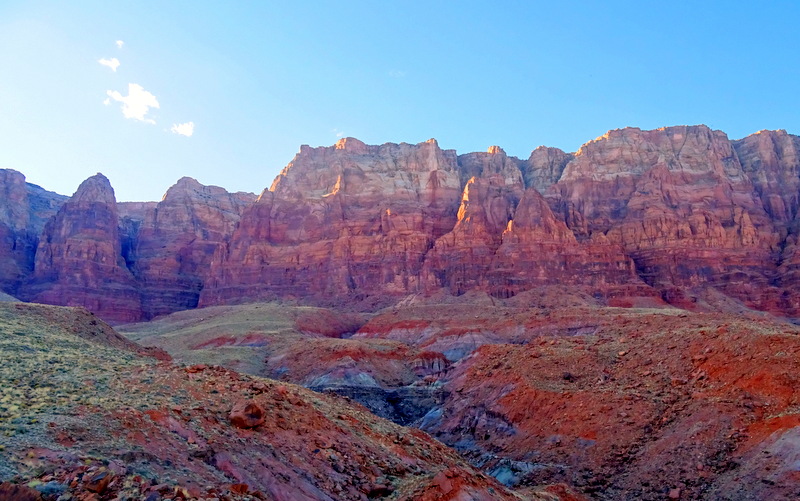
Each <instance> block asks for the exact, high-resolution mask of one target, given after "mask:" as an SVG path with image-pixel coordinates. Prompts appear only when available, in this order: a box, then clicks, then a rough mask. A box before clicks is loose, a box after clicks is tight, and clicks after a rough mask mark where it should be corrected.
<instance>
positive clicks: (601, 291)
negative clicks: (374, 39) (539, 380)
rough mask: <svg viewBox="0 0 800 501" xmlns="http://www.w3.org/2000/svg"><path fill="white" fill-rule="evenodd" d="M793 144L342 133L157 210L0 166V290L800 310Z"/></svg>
mask: <svg viewBox="0 0 800 501" xmlns="http://www.w3.org/2000/svg"><path fill="white" fill-rule="evenodd" d="M799 146H800V138H798V137H797V136H793V135H790V134H787V133H786V132H785V131H762V132H759V133H757V134H754V135H751V136H748V137H746V138H744V139H741V140H736V141H731V140H730V139H728V138H727V137H726V136H725V134H724V133H723V132H720V131H714V130H711V129H709V128H708V127H705V126H680V127H668V128H664V129H658V130H652V131H642V130H639V129H636V128H627V129H620V130H615V131H611V132H609V133H607V134H606V135H604V136H602V137H600V138H597V139H596V140H593V141H590V142H588V143H586V144H585V145H583V146H582V147H581V148H580V150H578V151H577V152H576V153H565V152H562V151H560V150H558V149H554V148H544V147H541V148H537V149H536V150H534V151H533V152H532V153H531V155H530V157H529V158H528V159H525V160H523V159H518V158H515V157H510V156H508V155H506V154H505V152H504V151H503V150H502V149H501V148H499V147H497V146H493V147H491V148H489V149H488V151H487V152H483V153H468V154H465V155H457V154H456V152H455V151H453V150H443V149H441V148H440V147H439V145H438V144H437V143H436V141H435V140H430V141H426V142H424V143H420V144H417V145H411V144H405V143H401V144H392V143H387V144H384V145H380V146H371V145H366V144H364V143H362V142H360V141H358V140H356V139H353V138H347V139H342V140H341V141H339V142H338V143H337V144H336V145H334V146H331V147H320V148H311V147H308V146H303V147H302V148H301V150H300V152H299V153H298V154H297V156H296V157H295V158H294V160H292V162H291V163H289V165H288V166H287V167H286V168H285V169H284V171H283V172H282V173H281V174H280V175H279V176H278V177H277V179H276V180H275V182H274V183H273V185H272V186H271V187H270V188H269V189H267V190H264V192H263V193H262V194H261V195H260V196H259V197H256V196H255V195H252V194H245V193H236V194H231V193H227V192H226V191H225V190H223V189H221V188H216V187H209V186H203V185H201V184H199V183H197V182H196V181H194V180H192V179H189V178H183V179H181V180H180V181H179V182H178V183H177V184H176V185H175V186H173V187H172V188H170V189H169V190H168V192H167V194H166V195H165V197H164V199H163V200H162V201H160V202H157V203H156V202H152V203H124V204H118V203H116V202H115V200H114V196H113V190H112V189H111V187H110V184H109V183H108V181H107V180H106V179H105V178H103V177H102V176H100V175H98V176H94V177H93V178H92V179H90V180H87V181H86V183H84V185H82V186H81V187H80V188H79V189H78V191H77V192H76V193H75V195H74V196H73V197H72V199H71V200H70V201H68V202H64V200H63V199H59V198H57V197H55V196H54V195H53V194H49V195H47V194H46V193H47V192H43V190H41V188H38V187H37V188H38V191H37V190H36V189H34V188H33V187H31V185H27V186H26V185H25V183H24V179H23V178H22V177H21V175H20V174H19V173H16V172H14V171H8V170H5V171H3V176H2V177H1V178H0V185H2V189H3V190H4V192H5V193H6V194H7V196H5V197H3V198H0V237H2V238H0V244H2V245H0V288H1V289H2V290H3V291H5V292H6V293H9V294H11V295H13V296H16V297H20V298H21V299H24V300H35V301H41V302H48V303H54V304H68V305H80V306H85V307H87V308H89V309H91V310H92V311H95V312H96V313H97V314H99V315H100V316H102V317H103V318H105V319H108V320H111V321H114V322H128V321H132V320H142V319H149V318H152V317H154V316H157V315H160V314H165V313H170V312H173V311H178V310H183V309H188V308H193V307H196V306H198V305H200V306H209V305H216V304H230V303H242V302H248V301H254V300H271V299H300V300H302V301H305V302H307V303H309V304H316V305H328V306H342V305H348V307H350V308H351V309H359V310H363V311H374V310H376V309H378V308H380V307H383V306H387V305H391V304H396V303H397V302H399V301H401V300H402V299H403V298H405V297H407V296H409V295H413V294H423V295H431V294H436V293H438V292H439V291H446V292H447V293H449V294H452V295H460V294H464V293H465V292H468V291H484V292H487V293H488V294H490V295H491V296H492V297H495V298H508V297H512V296H515V295H517V294H520V293H522V292H525V291H528V290H534V289H537V288H541V287H545V286H552V285H557V284H561V285H569V286H572V287H575V288H577V289H580V290H583V291H585V292H586V293H588V294H591V295H594V296H596V297H598V298H602V299H603V300H604V301H605V302H606V303H607V304H610V305H622V306H624V305H654V304H663V303H664V302H666V303H669V304H674V305H678V306H680V307H684V308H690V309H693V308H696V305H697V304H698V303H701V302H703V298H705V297H708V296H709V295H716V294H720V293H721V294H722V295H723V296H724V297H726V298H729V299H730V300H732V301H733V302H739V303H741V304H743V305H744V306H746V307H748V308H755V309H760V310H765V311H770V312H774V313H777V314H780V315H783V316H789V317H795V316H797V315H798V314H800V312H799V311H798V309H799V308H800V290H798V287H799V286H798V281H797V280H796V276H797V269H798V267H799V266H800V265H799V264H798V263H800V257H798V252H797V248H798V245H797V239H798V231H800V230H799V228H800V225H798V219H797V218H798V198H799V195H798V194H799V193H800V157H798V147H799ZM43 221H46V224H45V223H44V222H43Z"/></svg>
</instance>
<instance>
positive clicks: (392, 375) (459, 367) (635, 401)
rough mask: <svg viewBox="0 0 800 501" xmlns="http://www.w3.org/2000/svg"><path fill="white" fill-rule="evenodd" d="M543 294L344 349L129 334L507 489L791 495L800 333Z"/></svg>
mask: <svg viewBox="0 0 800 501" xmlns="http://www.w3.org/2000/svg"><path fill="white" fill-rule="evenodd" d="M550 292H551V294H550V295H549V297H547V296H538V297H537V298H525V297H524V296H525V295H526V294H532V293H523V294H520V295H518V296H516V297H514V298H511V299H507V300H498V299H495V298H492V297H491V296H488V295H485V294H483V295H480V294H465V295H464V296H461V297H459V298H455V299H454V298H451V297H450V296H446V295H442V296H441V297H440V298H439V300H446V301H447V302H438V303H437V302H434V301H432V300H430V299H427V300H424V301H418V302H416V303H414V304H406V305H404V306H402V307H397V308H388V309H386V310H384V311H382V312H380V313H378V314H376V315H372V316H370V317H369V318H363V319H362V320H361V323H360V326H358V327H357V330H356V331H355V333H353V334H352V335H351V334H350V333H347V332H345V331H344V330H340V331H339V332H340V334H336V333H334V332H332V331H331V332H328V333H322V332H320V331H318V330H315V329H314V326H315V325H325V323H326V319H327V318H330V315H331V311H330V310H326V309H319V308H307V307H302V308H293V307H290V306H286V305H269V304H251V305H242V306H225V307H211V308H208V309H200V310H194V311H188V312H181V313H175V314H173V315H170V316H167V317H164V318H162V319H159V320H157V321H155V322H149V323H143V324H135V325H129V326H122V330H123V332H125V333H126V334H127V335H129V336H131V337H133V338H135V339H137V340H139V341H140V342H142V343H145V344H149V345H153V346H159V347H162V348H165V349H167V350H169V351H170V353H172V354H173V355H174V356H175V357H176V358H177V359H178V360H180V361H182V362H184V363H197V362H206V363H207V362H215V363H222V364H226V365H229V366H233V367H238V368H240V369H242V370H246V371H249V372H252V373H255V374H266V375H270V376H271V377H274V378H277V379H281V380H283V381H286V382H293V383H297V384H302V385H304V386H308V387H314V388H317V389H324V390H327V391H332V392H336V393H339V394H343V395H347V396H349V397H351V398H353V399H354V400H358V401H360V402H362V403H363V404H364V405H366V406H368V407H369V408H370V409H371V410H372V411H373V412H376V413H378V414H381V415H384V416H386V417H389V418H392V419H394V420H397V421H401V422H404V423H407V424H410V425H411V426H414V427H417V428H419V429H422V430H424V431H426V432H428V433H430V434H431V435H433V436H434V437H436V438H437V439H439V440H440V441H442V442H443V443H445V444H447V445H449V446H451V447H453V448H454V449H456V450H457V451H459V452H460V453H461V454H462V455H463V456H464V457H465V458H467V459H468V460H469V461H470V463H471V464H472V465H473V466H475V467H477V468H480V469H481V470H482V471H484V472H485V473H486V474H488V475H490V476H493V477H495V478H496V479H498V480H499V481H501V482H503V483H504V484H505V485H507V486H509V487H513V488H516V489H520V488H526V487H530V486H536V485H541V484H553V483H565V484H567V485H569V486H570V487H571V488H573V489H575V490H577V491H579V492H582V493H584V494H585V495H587V496H588V497H590V498H591V499H604V500H622V499H624V500H659V499H667V498H669V499H708V500H711V499H713V500H718V499H730V500H744V499H752V500H766V499H770V500H773V499H774V500H783V499H786V500H789V499H797V497H798V496H800V475H799V474H798V471H799V470H798V461H800V448H798V446H797V444H798V442H797V440H796V437H797V434H798V430H800V380H798V377H799V376H798V374H800V330H799V329H798V328H797V327H796V326H794V325H791V324H789V323H786V322H783V321H780V320H776V319H774V318H771V317H770V316H769V315H764V314H753V313H752V312H751V313H746V312H745V313H744V314H739V315H734V314H721V313H693V312H687V311H685V310H680V309H675V308H661V309H643V308H609V307H604V306H598V301H597V299H595V298H594V297H592V296H591V295H583V296H582V295H580V294H572V295H570V294H569V291H565V290H563V289H562V290H552V291H550ZM534 300H535V301H538V302H537V303H536V306H535V307H533V308H531V307H530V306H527V303H530V302H533V301H534ZM492 301H494V304H493V302H492ZM315 317H316V318H318V319H319V321H318V322H314V320H313V319H314V318H315ZM355 325H357V324H353V326H355ZM350 328H352V326H351V327H350ZM336 335H348V336H349V337H348V338H346V339H339V338H336V337H329V336H336Z"/></svg>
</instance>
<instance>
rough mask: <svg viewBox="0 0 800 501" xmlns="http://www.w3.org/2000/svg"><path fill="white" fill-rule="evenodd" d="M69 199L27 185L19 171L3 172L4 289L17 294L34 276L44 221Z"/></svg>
mask: <svg viewBox="0 0 800 501" xmlns="http://www.w3.org/2000/svg"><path fill="white" fill-rule="evenodd" d="M65 199H66V197H63V196H61V195H57V194H55V193H51V192H49V191H46V190H43V189H42V188H40V187H39V186H36V185H33V184H29V183H26V182H25V176H24V175H22V174H21V173H19V172H17V171H14V170H11V169H0V290H3V291H6V292H9V293H12V294H13V293H16V292H17V288H18V287H19V285H20V284H21V283H22V281H23V280H24V279H25V278H26V277H27V276H28V275H29V274H30V273H31V271H32V270H33V259H34V255H35V252H36V243H37V239H38V236H39V233H40V232H41V231H42V227H43V226H44V222H45V221H46V220H47V219H49V218H50V217H51V216H52V215H53V214H55V213H56V211H57V210H58V208H59V207H60V206H61V204H62V203H63V202H64V200H65Z"/></svg>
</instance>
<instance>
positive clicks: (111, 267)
mask: <svg viewBox="0 0 800 501" xmlns="http://www.w3.org/2000/svg"><path fill="white" fill-rule="evenodd" d="M118 219H119V216H118V213H117V205H116V200H115V198H114V189H113V188H112V187H111V184H110V183H109V182H108V179H106V177H105V176H103V175H102V174H97V175H95V176H92V177H90V178H89V179H87V180H86V181H84V182H83V183H82V184H81V185H80V187H78V190H77V191H76V192H75V194H74V195H73V196H72V198H70V199H69V200H68V201H67V202H66V203H65V204H64V205H63V206H62V207H61V209H59V211H58V213H57V214H56V215H55V216H54V217H53V218H52V219H50V221H48V223H47V224H46V225H45V228H44V230H43V232H42V236H41V238H40V240H39V245H38V248H37V250H36V260H35V266H34V272H33V275H32V277H31V278H30V279H29V280H28V281H27V283H26V284H24V285H23V286H22V288H21V289H20V298H21V299H24V300H29V301H34V302H41V303H48V304H57V305H63V306H84V307H86V308H87V309H89V310H90V311H92V312H95V313H97V314H98V315H100V316H101V317H103V318H104V319H108V320H111V321H115V322H131V321H136V320H139V319H141V318H142V302H141V295H140V293H139V289H138V287H137V284H136V281H135V280H134V277H133V275H132V274H131V272H130V271H129V270H128V268H127V267H126V266H125V260H124V259H123V258H122V248H121V243H120V235H119V228H118Z"/></svg>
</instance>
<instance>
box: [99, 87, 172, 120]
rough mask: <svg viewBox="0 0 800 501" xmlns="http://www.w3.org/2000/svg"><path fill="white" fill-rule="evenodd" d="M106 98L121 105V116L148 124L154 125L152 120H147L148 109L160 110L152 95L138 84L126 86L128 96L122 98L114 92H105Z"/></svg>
mask: <svg viewBox="0 0 800 501" xmlns="http://www.w3.org/2000/svg"><path fill="white" fill-rule="evenodd" d="M106 94H108V97H110V98H111V99H113V100H114V101H118V102H120V103H122V114H123V115H125V118H133V119H135V120H140V121H142V122H147V123H149V124H155V123H156V121H155V120H153V119H152V118H147V116H146V115H147V113H148V112H149V111H150V108H160V106H159V104H158V99H156V96H154V95H153V94H151V93H149V92H147V91H146V90H144V89H143V88H142V86H141V85H139V84H134V83H131V84H128V95H127V96H123V95H122V94H120V93H119V92H117V91H115V90H113V91H112V90H110V91H107V92H106Z"/></svg>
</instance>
